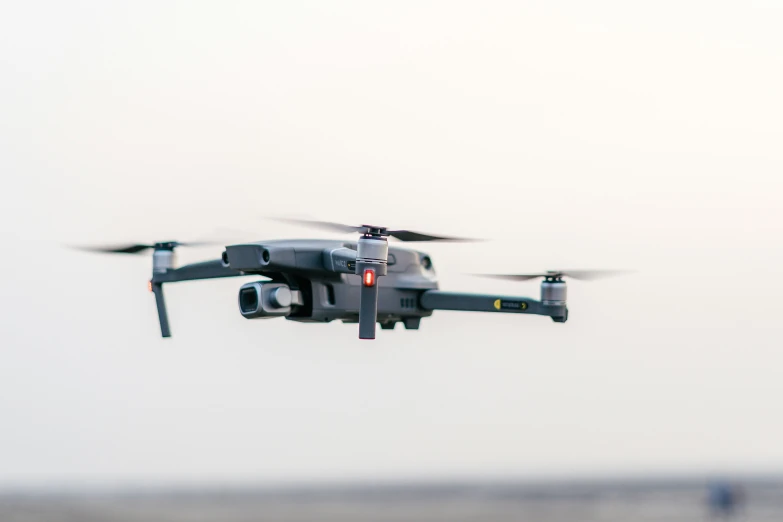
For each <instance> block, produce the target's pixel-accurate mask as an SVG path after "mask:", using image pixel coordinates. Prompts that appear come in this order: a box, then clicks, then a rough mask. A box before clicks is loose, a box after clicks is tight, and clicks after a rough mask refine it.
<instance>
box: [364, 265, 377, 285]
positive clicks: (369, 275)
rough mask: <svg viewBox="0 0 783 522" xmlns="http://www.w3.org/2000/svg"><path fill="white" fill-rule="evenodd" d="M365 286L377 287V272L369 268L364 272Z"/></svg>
mask: <svg viewBox="0 0 783 522" xmlns="http://www.w3.org/2000/svg"><path fill="white" fill-rule="evenodd" d="M364 286H375V270H372V269H370V268H368V269H367V270H365V271H364Z"/></svg>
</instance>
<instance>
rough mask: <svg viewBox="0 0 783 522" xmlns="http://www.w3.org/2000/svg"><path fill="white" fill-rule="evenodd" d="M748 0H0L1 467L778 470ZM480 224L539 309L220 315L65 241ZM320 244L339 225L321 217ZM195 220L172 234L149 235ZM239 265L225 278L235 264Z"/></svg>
mask: <svg viewBox="0 0 783 522" xmlns="http://www.w3.org/2000/svg"><path fill="white" fill-rule="evenodd" d="M781 27H783V7H781V6H780V4H779V2H774V1H768V2H760V1H754V2H749V1H744V2H708V1H703V2H682V1H677V2H650V3H640V2H632V3H631V2H621V1H616V2H611V1H598V2H590V3H589V5H588V4H586V3H584V2H477V1H476V2H453V1H449V2H445V1H444V2H422V1H417V2H394V3H389V2H346V1H338V2H328V3H325V2H298V1H288V2H193V1H191V2H181V3H177V2H159V1H155V2H152V1H149V2H142V1H135V2H113V3H110V2H99V1H94V2H39V1H30V2H5V3H4V4H3V5H2V7H0V175H1V177H0V183H1V184H0V223H2V224H3V225H2V231H3V233H2V245H3V246H2V247H0V248H2V256H0V268H2V269H3V273H4V274H5V277H4V281H3V283H2V293H1V295H0V484H2V485H35V484H51V483H64V482H68V483H71V484H80V483H90V484H98V483H104V484H105V483H116V482H120V483H128V482H136V483H139V482H141V483H153V482H166V481H197V482H203V481H240V482H241V481H243V480H256V481H278V480H285V481H295V480H318V479H335V478H338V479H353V478H362V477H373V478H380V479H383V478H398V477H417V478H421V477H465V476H481V477H485V476H486V477H488V476H500V477H502V476H544V475H545V476H572V475H575V474H579V475H600V474H610V473H640V474H646V473H653V472H658V473H664V472H670V471H691V472H696V473H703V472H713V471H727V470H728V471H780V470H783V445H781V443H780V441H781V440H783V404H782V403H781V397H783V379H781V373H782V372H783V342H781V333H783V327H782V326H781V311H782V310H781V305H780V295H781V292H783V283H781V279H780V277H779V276H780V270H781V269H780V267H781V262H783V247H782V246H781V235H780V233H781V218H783V210H781V203H780V199H781V194H783V190H782V189H783V178H781V171H782V170H783V152H781V143H783V126H782V125H783V124H782V123H781V122H783V97H782V96H781V93H782V92H783V33H782V32H781V31H780V28H781ZM268 215H278V216H280V215H282V216H291V217H306V218H307V217H309V218H319V219H326V220H332V221H343V222H348V223H362V222H373V223H380V224H385V225H387V226H389V227H396V228H406V227H408V228H414V229H417V230H422V231H424V232H431V233H435V234H461V235H465V236H469V237H485V238H488V239H490V240H491V241H489V242H486V243H483V244H481V245H479V246H471V245H463V244H459V245H436V246H432V247H430V246H429V245H427V248H426V250H427V251H428V252H430V253H431V254H432V256H433V259H434V262H435V267H436V269H437V270H438V274H439V276H440V284H441V288H444V289H453V290H460V291H474V292H499V293H502V294H506V295H527V296H532V297H538V294H539V290H538V284H537V283H536V282H530V283H512V284H504V283H501V282H498V281H493V280H481V279H475V278H471V277H468V276H466V275H464V274H467V273H475V272H525V271H529V270H544V269H551V268H624V269H636V270H638V271H639V273H638V274H637V275H634V276H625V277H621V278H617V279H614V280H607V281H606V282H592V283H581V282H572V283H570V284H569V308H570V317H569V321H568V322H567V323H566V324H556V323H553V322H552V321H551V320H549V319H548V318H545V317H535V316H529V317H528V316H519V315H501V314H466V313H461V312H436V313H435V314H434V315H433V317H431V318H430V319H428V320H425V321H423V323H422V326H421V330H419V331H405V330H402V329H398V330H394V331H385V330H384V331H379V334H378V339H377V340H376V341H374V342H372V343H368V342H361V341H359V340H358V339H357V328H356V325H343V324H340V323H333V324H329V325H314V324H299V323H295V322H290V321H285V320H282V319H281V320H275V321H248V320H245V319H244V318H242V317H241V316H240V314H239V311H238V309H237V304H236V294H237V290H238V288H239V286H240V285H241V284H242V283H243V282H245V281H244V280H242V279H230V280H218V281H206V282H194V283H183V284H180V285H171V286H170V287H168V288H167V296H168V303H169V314H170V319H171V323H172V330H173V335H174V337H173V338H171V339H161V338H160V337H159V328H158V324H157V320H156V315H155V308H154V300H153V298H152V296H151V295H150V294H149V293H148V292H147V291H146V282H147V280H148V278H149V274H150V270H151V260H150V259H149V258H148V257H123V256H115V257H110V256H100V255H90V254H84V253H80V252H74V251H69V250H66V249H64V248H63V247H62V245H64V244H71V243H80V244H83V243H98V242H102V241H108V242H117V241H125V240H132V241H155V240H165V239H170V238H176V239H179V240H188V239H200V238H204V237H224V238H225V241H227V242H229V243H230V242H239V241H250V240H261V239H276V238H285V237H330V236H329V235H327V234H324V233H322V232H312V231H308V230H305V229H302V228H297V227H293V226H283V225H275V224H271V223H269V222H266V221H264V220H263V219H262V218H263V217H264V216H268ZM340 237H345V236H340ZM219 253H220V248H219V247H218V248H213V249H210V248H203V249H195V250H190V251H184V250H183V251H182V252H181V254H180V260H181V261H182V262H189V261H198V260H202V259H208V258H214V257H217V256H218V255H219ZM249 280H252V279H249Z"/></svg>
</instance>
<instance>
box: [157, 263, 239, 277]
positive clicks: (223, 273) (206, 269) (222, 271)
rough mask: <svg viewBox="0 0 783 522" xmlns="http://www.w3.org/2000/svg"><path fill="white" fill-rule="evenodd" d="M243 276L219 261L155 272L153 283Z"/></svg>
mask: <svg viewBox="0 0 783 522" xmlns="http://www.w3.org/2000/svg"><path fill="white" fill-rule="evenodd" d="M241 275H245V274H243V273H242V272H239V271H237V270H233V269H231V268H229V267H227V266H225V265H224V264H223V262H222V261H221V260H220V259H216V260H214V261H203V262H201V263H193V264H191V265H185V266H182V267H180V268H169V269H168V270H166V271H165V272H155V273H154V274H153V275H152V282H153V283H176V282H177V281H193V280H196V279H216V278H218V277H237V276H241Z"/></svg>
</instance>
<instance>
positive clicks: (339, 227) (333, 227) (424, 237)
mask: <svg viewBox="0 0 783 522" xmlns="http://www.w3.org/2000/svg"><path fill="white" fill-rule="evenodd" d="M272 219H273V220H275V221H279V222H281V223H288V224H293V225H304V226H309V227H313V228H320V229H324V230H330V231H333V232H341V233H357V232H358V233H362V232H365V231H366V230H370V229H372V230H378V231H381V235H388V236H391V237H393V238H395V239H398V240H399V241H407V242H414V241H478V240H477V239H467V238H459V237H449V236H433V235H431V234H422V233H421V232H414V231H412V230H387V229H386V228H385V227H379V226H375V225H361V226H354V225H344V224H342V223H333V222H331V221H317V220H309V219H288V218H272Z"/></svg>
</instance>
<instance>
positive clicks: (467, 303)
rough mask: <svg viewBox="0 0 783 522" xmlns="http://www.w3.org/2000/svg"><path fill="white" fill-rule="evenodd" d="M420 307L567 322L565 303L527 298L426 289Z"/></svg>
mask: <svg viewBox="0 0 783 522" xmlns="http://www.w3.org/2000/svg"><path fill="white" fill-rule="evenodd" d="M419 304H420V305H421V307H422V308H424V309H425V310H461V311H465V312H501V313H512V314H535V315H546V316H549V317H551V318H552V320H553V321H555V322H558V323H564V322H565V321H566V319H568V308H567V307H566V304H565V302H554V303H552V302H550V303H546V302H542V301H536V300H535V299H531V298H529V297H507V296H498V295H493V294H463V293H459V292H443V291H440V290H427V291H426V292H424V293H422V294H421V298H420V300H419Z"/></svg>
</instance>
